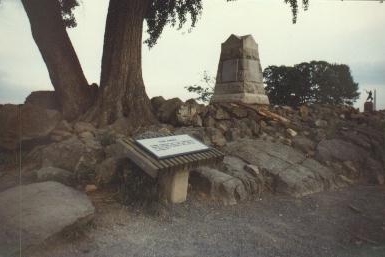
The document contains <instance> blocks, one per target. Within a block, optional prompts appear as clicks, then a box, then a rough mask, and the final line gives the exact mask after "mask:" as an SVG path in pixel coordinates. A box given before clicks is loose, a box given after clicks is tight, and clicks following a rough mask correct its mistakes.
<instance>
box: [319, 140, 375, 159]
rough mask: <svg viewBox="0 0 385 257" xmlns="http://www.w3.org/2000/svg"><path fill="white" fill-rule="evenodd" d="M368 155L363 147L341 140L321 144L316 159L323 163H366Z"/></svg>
mask: <svg viewBox="0 0 385 257" xmlns="http://www.w3.org/2000/svg"><path fill="white" fill-rule="evenodd" d="M367 155H368V153H367V151H365V150H364V149H362V148H361V147H359V146H357V145H355V144H352V143H348V142H346V141H343V140H341V139H326V140H322V141H321V142H319V144H318V145H317V150H316V159H317V160H320V161H323V162H327V161H329V162H332V161H342V162H343V161H354V162H358V163H360V164H362V163H364V162H365V160H366V157H367Z"/></svg>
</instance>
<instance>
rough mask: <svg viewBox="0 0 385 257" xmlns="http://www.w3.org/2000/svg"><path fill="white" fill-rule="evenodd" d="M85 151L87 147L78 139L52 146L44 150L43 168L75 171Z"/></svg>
mask: <svg viewBox="0 0 385 257" xmlns="http://www.w3.org/2000/svg"><path fill="white" fill-rule="evenodd" d="M85 151H86V146H85V145H84V144H83V143H82V142H81V141H80V140H79V139H78V138H77V137H71V138H70V139H67V140H65V141H62V142H59V143H54V144H50V145H48V146H47V147H45V148H44V149H42V153H41V154H42V161H43V166H45V167H51V166H53V167H58V168H62V169H65V170H71V171H74V170H75V167H76V165H77V163H78V162H79V160H80V158H81V157H82V155H83V153H84V152H85Z"/></svg>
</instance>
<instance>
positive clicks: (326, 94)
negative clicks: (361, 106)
mask: <svg viewBox="0 0 385 257" xmlns="http://www.w3.org/2000/svg"><path fill="white" fill-rule="evenodd" d="M263 78H264V83H265V84H266V87H265V90H266V94H267V95H268V96H269V100H270V103H271V104H276V105H290V106H297V105H300V104H304V103H322V104H332V105H338V104H347V105H352V104H353V103H354V102H355V101H356V100H357V99H358V97H359V96H360V93H359V92H358V83H356V82H354V80H353V77H352V75H351V72H350V68H349V66H348V65H346V64H335V63H328V62H326V61H311V62H302V63H299V64H296V65H294V66H284V65H281V66H275V65H271V66H268V67H267V68H265V70H264V71H263Z"/></svg>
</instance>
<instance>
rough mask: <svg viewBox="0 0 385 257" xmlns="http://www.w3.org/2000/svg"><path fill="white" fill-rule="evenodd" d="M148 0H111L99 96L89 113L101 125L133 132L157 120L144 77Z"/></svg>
mask: <svg viewBox="0 0 385 257" xmlns="http://www.w3.org/2000/svg"><path fill="white" fill-rule="evenodd" d="M147 5H148V0H110V5H109V8H108V14H107V22H106V30H105V35H104V49H103V58H102V71H101V81H100V91H99V97H98V100H97V103H96V106H95V108H94V109H93V110H92V111H91V112H89V113H88V118H89V117H91V119H93V120H94V121H97V123H98V125H99V126H106V125H110V124H114V123H115V124H119V125H120V127H124V130H125V132H132V131H133V130H135V129H138V128H140V127H142V126H146V125H149V124H151V123H154V122H155V118H154V116H153V113H152V108H151V104H150V101H149V98H148V96H147V94H146V91H145V87H144V83H143V77H142V32H143V21H144V16H145V12H146V9H147Z"/></svg>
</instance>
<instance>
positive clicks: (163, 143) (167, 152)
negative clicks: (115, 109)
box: [136, 135, 209, 159]
mask: <svg viewBox="0 0 385 257" xmlns="http://www.w3.org/2000/svg"><path fill="white" fill-rule="evenodd" d="M136 142H137V143H138V144H140V145H141V146H142V147H143V148H144V149H146V150H147V151H149V152H150V153H152V154H153V155H155V157H156V158H158V159H163V158H167V157H173V156H178V155H183V154H188V153H196V152H201V151H205V150H208V149H209V147H208V146H206V145H204V144H202V143H201V142H199V141H198V140H196V139H194V138H192V137H191V136H189V135H177V136H167V137H155V138H146V139H139V140H136Z"/></svg>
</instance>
